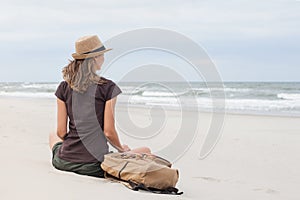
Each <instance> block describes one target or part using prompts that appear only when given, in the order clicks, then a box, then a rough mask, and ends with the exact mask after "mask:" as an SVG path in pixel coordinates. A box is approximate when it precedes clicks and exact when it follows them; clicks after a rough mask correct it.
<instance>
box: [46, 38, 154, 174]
mask: <svg viewBox="0 0 300 200" xmlns="http://www.w3.org/2000/svg"><path fill="white" fill-rule="evenodd" d="M75 48H76V53H73V54H72V57H73V58H74V60H72V61H70V63H69V64H68V65H67V66H66V67H64V69H63V71H62V72H63V78H64V81H62V82H61V83H60V84H59V86H58V88H57V90H56V92H55V95H56V96H57V130H56V131H55V132H53V133H50V136H49V146H50V149H51V150H52V165H53V166H54V167H55V168H56V169H59V170H63V171H71V172H75V173H77V174H82V175H89V176H95V177H103V175H104V172H103V170H102V169H101V166H100V164H101V162H102V161H103V159H104V155H105V154H107V153H110V152H109V151H108V145H107V142H109V143H110V144H111V145H112V146H113V147H115V148H116V149H117V150H118V152H130V153H146V154H151V151H150V149H149V148H148V147H140V148H137V149H132V150H131V149H130V148H129V147H128V146H127V145H125V144H123V145H122V144H121V142H120V140H119V137H118V134H117V131H116V129H115V120H114V109H115V104H116V100H117V95H119V94H120V93H122V91H121V89H120V88H119V87H118V86H117V85H116V84H115V83H114V82H113V81H112V80H109V79H106V78H104V77H100V76H98V75H97V74H96V71H97V70H100V69H101V66H102V64H103V62H104V53H105V52H107V51H109V50H111V49H106V48H105V47H104V46H103V44H102V43H101V41H100V39H99V38H98V37H97V36H96V35H93V36H84V37H81V38H79V39H78V40H77V41H76V43H75ZM68 120H69V123H68ZM67 123H68V129H67Z"/></svg>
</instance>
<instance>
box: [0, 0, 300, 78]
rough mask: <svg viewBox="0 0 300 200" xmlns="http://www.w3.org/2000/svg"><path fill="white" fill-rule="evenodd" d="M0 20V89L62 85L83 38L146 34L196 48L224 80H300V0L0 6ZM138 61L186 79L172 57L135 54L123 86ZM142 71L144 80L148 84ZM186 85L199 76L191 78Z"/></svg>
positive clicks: (17, 1)
mask: <svg viewBox="0 0 300 200" xmlns="http://www.w3.org/2000/svg"><path fill="white" fill-rule="evenodd" d="M0 13H1V14H0V29H1V31H0V34H1V37H0V45H1V48H0V58H1V63H0V70H1V73H0V82H12V81H26V82H52V81H53V82H56V81H60V80H62V75H61V70H62V68H63V67H64V66H65V65H66V64H67V63H68V60H69V59H72V57H71V54H72V53H73V52H74V51H75V47H74V43H75V41H76V39H78V38H79V37H81V36H83V35H94V34H96V35H98V36H99V38H100V39H101V41H103V43H104V44H105V41H108V40H110V39H111V38H113V37H115V36H117V35H119V34H122V33H124V32H127V31H132V30H136V29H142V28H160V29H166V30H172V31H175V32H178V33H180V34H182V35H185V36H186V37H188V38H190V39H191V40H193V41H195V42H196V43H197V44H198V45H199V46H201V47H202V48H203V49H204V50H205V51H206V53H207V54H208V56H209V58H210V59H211V60H212V61H213V63H214V64H215V67H216V68H217V70H218V72H219V74H220V76H221V78H222V80H224V81H300V56H299V54H300V1H299V0H249V1H245V0H227V1H224V0H198V1H197V0H185V1H179V0H165V1H161V0H151V1H139V0H122V1H117V0H109V1H102V0H72V1H71V0H68V1H66V0H65V1H63V0H52V1H40V0H27V1H21V0H10V1H1V7H0ZM145 38H146V36H145ZM175 42H176V41H175ZM112 48H114V47H112ZM134 60H139V61H140V62H139V64H140V65H142V64H143V63H144V64H149V63H152V61H153V60H156V61H155V63H157V64H161V63H163V64H164V65H169V66H172V67H173V68H176V69H177V68H178V71H179V72H180V71H182V69H179V68H180V67H181V68H182V66H184V63H181V62H180V61H178V62H175V60H178V58H173V57H172V55H168V54H166V53H158V52H155V51H144V52H135V53H132V54H131V55H128V58H126V57H125V58H122V59H120V60H118V63H116V64H115V66H114V67H112V68H111V70H110V71H109V73H108V74H107V76H109V78H111V79H113V80H116V79H119V78H120V77H121V76H122V73H123V75H124V73H126V69H129V68H130V66H133V65H136V63H134V62H133V61H134ZM160 60H164V61H160ZM168 61H170V63H168ZM174 63H177V65H176V64H174ZM179 63H181V64H179ZM106 64H107V63H104V65H103V69H105V67H106ZM120 67H123V69H122V70H120ZM187 68H188V66H187V67H186V68H184V69H187ZM138 71H139V73H137V74H138V75H137V76H139V77H140V78H141V79H143V77H145V78H146V77H149V76H147V75H148V73H143V72H142V70H138ZM183 71H184V70H183ZM187 71H189V70H187ZM100 74H101V71H100ZM104 75H105V74H104ZM161 75H162V76H168V74H167V72H164V71H162V73H161ZM185 78H186V79H190V80H192V81H197V80H198V78H199V77H195V76H193V73H192V72H191V73H186V76H185Z"/></svg>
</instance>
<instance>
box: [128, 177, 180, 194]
mask: <svg viewBox="0 0 300 200" xmlns="http://www.w3.org/2000/svg"><path fill="white" fill-rule="evenodd" d="M128 183H129V185H130V187H131V189H132V190H135V191H138V190H139V189H142V190H146V191H148V192H152V193H155V194H173V195H181V194H183V192H178V189H177V188H174V187H168V188H166V189H164V190H160V189H156V188H151V187H146V186H145V185H144V184H143V183H138V184H137V183H134V182H132V181H130V180H129V181H128Z"/></svg>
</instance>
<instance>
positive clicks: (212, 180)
mask: <svg viewBox="0 0 300 200" xmlns="http://www.w3.org/2000/svg"><path fill="white" fill-rule="evenodd" d="M193 178H196V179H203V180H206V181H211V182H218V183H219V182H221V180H220V179H216V178H212V177H203V176H195V177H193Z"/></svg>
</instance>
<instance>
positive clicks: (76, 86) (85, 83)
mask: <svg viewBox="0 0 300 200" xmlns="http://www.w3.org/2000/svg"><path fill="white" fill-rule="evenodd" d="M69 61H70V63H69V64H68V65H67V66H65V67H64V68H63V70H62V73H63V79H64V80H65V81H66V82H67V83H68V84H69V85H70V87H71V88H72V89H73V90H75V91H77V92H80V93H84V92H85V91H86V90H87V88H88V87H89V86H90V85H91V84H103V83H106V82H107V81H106V80H103V79H102V78H101V77H100V76H99V75H98V74H97V73H96V68H95V64H96V63H95V60H94V59H93V58H87V59H75V60H69Z"/></svg>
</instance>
